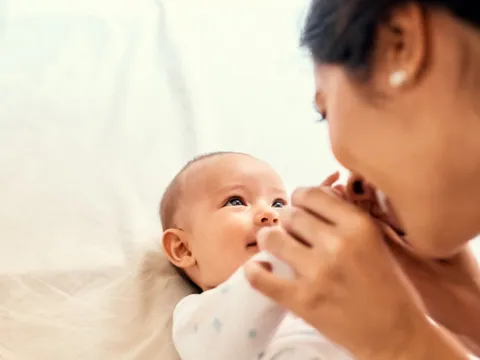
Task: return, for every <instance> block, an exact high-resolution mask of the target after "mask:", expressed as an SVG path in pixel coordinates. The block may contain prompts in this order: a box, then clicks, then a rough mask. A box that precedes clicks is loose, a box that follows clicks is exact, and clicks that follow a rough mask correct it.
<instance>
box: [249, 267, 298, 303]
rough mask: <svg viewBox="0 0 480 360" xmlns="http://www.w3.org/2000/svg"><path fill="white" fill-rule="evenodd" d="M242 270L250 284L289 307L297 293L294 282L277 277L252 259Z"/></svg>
mask: <svg viewBox="0 0 480 360" xmlns="http://www.w3.org/2000/svg"><path fill="white" fill-rule="evenodd" d="M244 272H245V276H246V278H247V280H248V281H249V283H250V285H251V286H252V287H253V288H254V289H256V290H258V291H260V292H261V293H263V294H264V295H266V296H268V297H269V298H271V299H273V300H274V301H276V302H278V303H279V304H281V305H283V306H285V307H291V304H292V303H293V302H295V296H294V294H296V293H297V291H296V288H297V285H296V282H295V281H293V280H289V279H284V278H279V277H278V276H276V275H275V274H273V273H272V272H270V271H268V270H266V269H265V268H264V267H263V266H262V265H260V264H259V263H257V262H255V261H252V262H249V263H247V264H246V265H245V267H244Z"/></svg>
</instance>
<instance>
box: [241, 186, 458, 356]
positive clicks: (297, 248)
mask: <svg viewBox="0 0 480 360" xmlns="http://www.w3.org/2000/svg"><path fill="white" fill-rule="evenodd" d="M292 205H293V208H292V211H290V212H285V214H284V216H283V223H282V224H283V227H277V228H271V229H265V230H264V231H263V232H262V233H261V234H259V239H258V240H259V244H260V246H261V247H262V248H263V249H265V250H267V251H269V252H271V253H272V254H273V255H274V256H276V257H278V258H280V259H282V260H284V261H285V262H287V263H288V264H289V265H290V266H292V268H293V269H294V270H295V272H296V274H297V277H296V279H293V280H290V279H282V278H278V277H276V276H275V275H273V274H272V273H271V272H269V271H268V270H267V269H264V268H263V267H262V266H261V265H260V264H255V263H252V264H250V265H249V266H247V267H246V269H245V272H246V275H247V277H248V279H249V281H250V283H251V284H252V286H253V287H254V288H256V289H258V290H259V291H261V292H263V293H264V294H265V295H267V296H269V297H271V298H272V299H274V300H275V301H277V302H278V303H280V304H281V305H283V306H285V307H286V308H288V309H290V310H291V311H293V312H294V313H296V314H297V315H299V316H300V317H302V318H304V319H305V320H306V321H307V322H309V323H310V324H312V325H313V326H314V327H316V328H317V329H318V330H319V331H320V332H322V333H323V334H324V335H326V336H327V337H328V338H330V339H331V340H333V341H334V342H336V343H338V344H340V345H342V346H344V347H345V348H346V349H347V350H349V351H351V352H352V353H353V355H354V356H356V357H357V358H358V359H369V360H371V359H383V360H387V359H417V358H418V359H423V358H426V357H425V356H426V355H427V354H426V353H425V352H424V350H425V347H427V348H429V349H430V348H432V349H437V350H436V351H441V354H443V355H448V353H449V351H450V352H451V355H452V356H451V357H445V359H450V358H451V359H457V358H458V359H461V358H462V357H461V355H459V354H461V352H459V351H460V350H459V349H458V348H455V346H453V347H452V346H450V345H449V344H448V343H447V342H446V341H444V340H443V339H442V338H441V335H439V334H438V333H437V332H436V330H434V327H433V326H431V324H430V323H429V322H428V321H427V320H426V317H425V315H424V313H425V310H424V308H423V305H422V302H421V301H420V300H419V298H418V297H417V296H416V293H415V291H414V289H413V287H412V286H411V284H410V282H409V281H408V280H407V279H406V277H405V276H404V274H403V272H402V271H401V269H400V268H399V266H398V265H397V263H396V261H395V260H394V258H393V256H392V254H391V252H390V250H389V248H388V246H387V244H386V242H385V241H384V237H383V234H382V231H381V230H380V228H379V226H377V224H376V223H375V222H374V221H373V220H372V218H371V217H370V216H369V215H368V214H366V213H365V212H364V211H362V210H361V209H360V208H358V207H357V206H355V205H353V204H350V203H347V202H345V201H343V200H342V199H341V198H339V197H338V196H334V195H333V193H332V190H331V189H329V188H326V187H314V188H306V189H299V190H297V191H295V193H294V194H293V196H292ZM430 355H432V354H428V356H427V358H435V356H432V357H431V356H430Z"/></svg>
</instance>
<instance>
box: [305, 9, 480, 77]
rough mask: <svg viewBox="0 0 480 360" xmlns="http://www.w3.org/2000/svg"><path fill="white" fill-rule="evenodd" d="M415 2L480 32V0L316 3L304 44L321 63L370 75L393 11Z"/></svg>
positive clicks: (309, 16)
mask: <svg viewBox="0 0 480 360" xmlns="http://www.w3.org/2000/svg"><path fill="white" fill-rule="evenodd" d="M411 3H416V4H418V5H420V6H421V7H422V8H424V9H425V10H429V9H432V8H437V9H445V10H447V11H449V12H450V13H451V14H452V15H454V16H456V17H457V18H459V19H461V20H463V21H465V22H468V23H470V24H472V25H474V26H476V27H478V28H479V30H480V2H478V0H416V1H415V0H312V3H311V5H310V9H309V12H308V15H307V19H306V21H305V25H304V29H303V33H302V37H301V45H302V46H304V47H306V48H307V49H308V50H309V51H310V53H311V55H312V57H313V59H314V61H315V62H317V63H319V64H333V65H341V66H343V67H345V68H346V69H347V70H348V71H349V72H351V73H354V74H359V75H368V73H369V71H370V65H371V57H372V53H373V49H374V45H375V40H376V39H375V38H376V32H377V29H378V27H379V25H381V24H382V23H385V22H386V21H388V19H389V17H390V15H391V14H392V12H393V10H395V9H397V8H399V7H401V6H404V5H407V4H411Z"/></svg>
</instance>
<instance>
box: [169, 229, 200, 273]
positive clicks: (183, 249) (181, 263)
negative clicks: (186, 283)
mask: <svg viewBox="0 0 480 360" xmlns="http://www.w3.org/2000/svg"><path fill="white" fill-rule="evenodd" d="M187 240H188V239H187V234H186V233H185V231H183V230H180V229H168V230H166V231H165V232H164V233H163V237H162V248H163V252H164V253H165V255H166V256H167V257H168V260H170V262H171V263H172V264H173V265H174V266H176V267H178V268H181V269H186V268H189V267H191V266H193V265H195V264H196V260H195V257H194V256H193V254H192V252H191V251H190V248H189V246H188V241H187Z"/></svg>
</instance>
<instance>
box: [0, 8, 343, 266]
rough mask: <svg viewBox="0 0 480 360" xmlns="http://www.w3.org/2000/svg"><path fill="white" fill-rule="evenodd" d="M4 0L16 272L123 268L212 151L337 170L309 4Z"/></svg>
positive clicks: (3, 140) (1, 114)
mask: <svg viewBox="0 0 480 360" xmlns="http://www.w3.org/2000/svg"><path fill="white" fill-rule="evenodd" d="M0 1H1V2H0V4H1V5H0V9H1V10H0V16H1V17H0V24H1V25H0V199H1V200H0V201H1V202H0V249H1V251H0V260H1V261H0V272H5V273H24V272H30V271H59V270H60V271H64V270H69V269H77V268H84V267H95V266H117V265H120V264H122V263H123V262H124V259H125V254H126V251H129V249H131V248H132V246H135V244H139V243H142V242H150V241H154V240H155V238H156V237H158V235H159V234H160V226H159V220H158V217H157V207H158V202H159V199H160V196H161V194H162V191H163V188H164V186H165V185H166V184H167V182H168V181H169V180H170V179H171V177H172V176H173V174H174V173H175V171H177V170H178V169H179V168H180V167H181V166H182V165H183V163H184V162H186V161H187V160H188V159H190V158H191V157H192V156H194V155H195V154H198V153H202V152H206V151H213V150H237V151H244V152H248V153H251V154H253V155H257V156H259V157H261V158H263V159H265V160H267V161H269V162H270V163H271V164H272V165H273V166H274V167H276V168H277V169H278V171H279V172H280V173H281V175H282V176H283V177H284V179H285V181H286V183H287V185H288V186H289V188H293V187H294V186H296V185H299V184H314V183H317V182H319V181H321V180H322V179H323V178H324V177H325V176H326V175H328V173H329V172H330V171H332V170H334V169H335V163H334V161H333V159H332V157H331V156H330V153H329V145H328V141H327V134H326V126H325V125H324V124H318V123H316V115H315V113H314V111H313V107H312V99H313V80H312V77H311V65H310V62H309V59H308V57H307V56H306V54H305V53H304V52H303V51H301V50H300V49H299V47H298V38H299V34H300V29H301V20H302V16H303V14H304V11H303V10H304V8H305V6H304V3H303V1H297V0H283V1H281V2H278V1H273V0H272V1H270V0H263V1H246V2H242V1H222V2H221V1H203V2H202V1H200V2H195V1H190V0H175V1H169V0H165V1H164V2H156V1H154V0H135V1H133V0H131V1H127V0H122V1H107V0H99V1H82V2H78V1H75V2H74V1H71V0H62V1H59V0H43V1H37V0H3V1H2V0H0Z"/></svg>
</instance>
